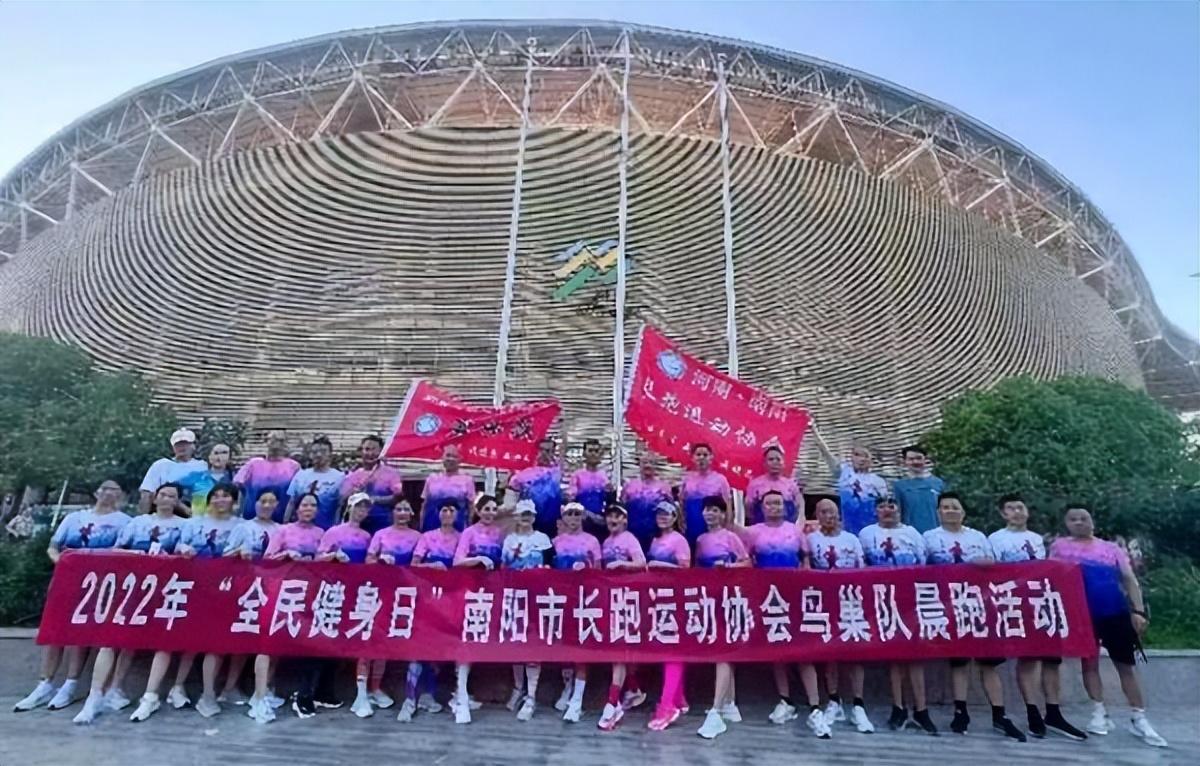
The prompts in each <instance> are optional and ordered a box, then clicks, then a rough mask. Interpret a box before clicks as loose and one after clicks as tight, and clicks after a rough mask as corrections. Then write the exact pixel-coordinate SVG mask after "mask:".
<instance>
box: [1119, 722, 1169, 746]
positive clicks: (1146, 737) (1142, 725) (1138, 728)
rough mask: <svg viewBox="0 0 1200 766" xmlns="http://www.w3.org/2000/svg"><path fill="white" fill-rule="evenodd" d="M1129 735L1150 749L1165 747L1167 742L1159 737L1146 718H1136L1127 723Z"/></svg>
mask: <svg viewBox="0 0 1200 766" xmlns="http://www.w3.org/2000/svg"><path fill="white" fill-rule="evenodd" d="M1129 733H1130V734H1132V735H1133V736H1135V737H1137V738H1138V739H1140V740H1141V741H1143V742H1145V743H1146V744H1147V745H1150V746H1151V747H1167V746H1168V745H1167V741H1166V740H1165V739H1163V738H1162V737H1160V736H1159V734H1158V732H1156V731H1155V730H1154V727H1153V726H1151V725H1150V721H1148V720H1146V716H1144V715H1142V716H1138V717H1137V718H1134V719H1133V720H1131V721H1130V722H1129Z"/></svg>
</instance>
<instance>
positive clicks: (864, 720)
mask: <svg viewBox="0 0 1200 766" xmlns="http://www.w3.org/2000/svg"><path fill="white" fill-rule="evenodd" d="M850 723H852V724H853V725H854V728H855V729H857V730H858V733H859V734H874V733H875V724H873V723H871V719H870V718H868V717H867V709H866V708H864V707H863V706H862V705H855V706H854V707H852V708H850Z"/></svg>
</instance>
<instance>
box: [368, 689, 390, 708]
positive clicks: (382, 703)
mask: <svg viewBox="0 0 1200 766" xmlns="http://www.w3.org/2000/svg"><path fill="white" fill-rule="evenodd" d="M367 699H369V700H371V704H372V705H374V706H375V707H377V708H382V709H384V710H387V709H388V708H390V707H391V706H392V705H395V704H396V700H394V699H392V697H391V695H389V694H388V693H387V692H385V691H384V690H383V689H377V690H375V691H373V692H371V693H370V694H368V695H367Z"/></svg>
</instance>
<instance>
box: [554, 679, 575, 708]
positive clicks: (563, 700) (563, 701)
mask: <svg viewBox="0 0 1200 766" xmlns="http://www.w3.org/2000/svg"><path fill="white" fill-rule="evenodd" d="M574 685H575V683H574V681H572V682H571V683H569V684H567V685H566V686H564V687H563V690H562V694H560V695H558V699H557V700H555V701H554V709H555V710H557V711H558V712H560V713H561V712H563V711H564V710H566V709H567V708H568V707H570V705H571V689H572V687H573V686H574Z"/></svg>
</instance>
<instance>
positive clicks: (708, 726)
mask: <svg viewBox="0 0 1200 766" xmlns="http://www.w3.org/2000/svg"><path fill="white" fill-rule="evenodd" d="M728 729H729V727H728V726H726V725H725V719H723V718H722V717H721V714H720V713H719V712H718V711H716V710H710V711H708V713H706V714H705V716H704V723H702V724H700V728H699V729H697V730H696V733H697V734H699V735H700V736H701V737H704V738H705V739H716V738H717V737H718V736H720V735H722V734H724V733H725V732H726V731H727V730H728Z"/></svg>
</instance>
